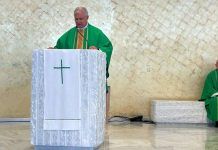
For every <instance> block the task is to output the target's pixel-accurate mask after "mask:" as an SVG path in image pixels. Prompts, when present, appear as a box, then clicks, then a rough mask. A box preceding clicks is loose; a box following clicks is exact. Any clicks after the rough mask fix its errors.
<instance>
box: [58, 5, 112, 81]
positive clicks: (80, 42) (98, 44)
mask: <svg viewBox="0 0 218 150" xmlns="http://www.w3.org/2000/svg"><path fill="white" fill-rule="evenodd" d="M74 19H75V23H76V26H75V27H73V28H71V29H70V30H68V31H67V32H66V33H64V34H63V35H62V36H61V37H60V38H59V39H58V41H57V44H56V46H55V47H54V48H56V49H91V50H100V51H102V52H105V53H106V61H107V67H106V68H107V70H106V71H107V72H106V77H107V78H108V77H109V73H108V68H109V64H110V59H111V54H112V50H113V46H112V44H111V42H110V40H109V39H108V38H107V36H106V35H105V34H104V33H103V32H102V31H101V30H100V29H98V28H96V27H94V26H92V25H91V24H89V23H88V19H89V15H88V11H87V9H86V8H85V7H77V8H76V9H75V10H74Z"/></svg>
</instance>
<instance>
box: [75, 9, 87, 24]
mask: <svg viewBox="0 0 218 150" xmlns="http://www.w3.org/2000/svg"><path fill="white" fill-rule="evenodd" d="M74 18H75V23H76V26H77V27H78V28H83V27H85V26H86V25H87V23H88V18H89V16H87V15H86V14H85V12H84V11H82V10H79V11H77V12H76V13H75V14H74Z"/></svg>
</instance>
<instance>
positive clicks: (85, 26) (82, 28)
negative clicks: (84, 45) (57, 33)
mask: <svg viewBox="0 0 218 150" xmlns="http://www.w3.org/2000/svg"><path fill="white" fill-rule="evenodd" d="M87 27H88V23H87V25H86V26H85V27H82V28H78V27H77V29H78V30H84V29H86V28H87Z"/></svg>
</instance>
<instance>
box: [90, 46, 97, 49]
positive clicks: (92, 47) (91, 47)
mask: <svg viewBox="0 0 218 150" xmlns="http://www.w3.org/2000/svg"><path fill="white" fill-rule="evenodd" d="M89 49H91V50H98V49H97V48H96V47H95V46H90V47H89Z"/></svg>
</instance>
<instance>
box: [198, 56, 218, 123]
mask: <svg viewBox="0 0 218 150" xmlns="http://www.w3.org/2000/svg"><path fill="white" fill-rule="evenodd" d="M215 66H216V69H215V70H213V71H211V72H210V73H209V74H208V75H207V78H206V80H205V84H204V88H203V91H202V95H201V100H203V101H204V102H205V108H206V110H207V117H208V119H209V120H211V121H213V122H216V127H218V60H217V61H216V64H215Z"/></svg>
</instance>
